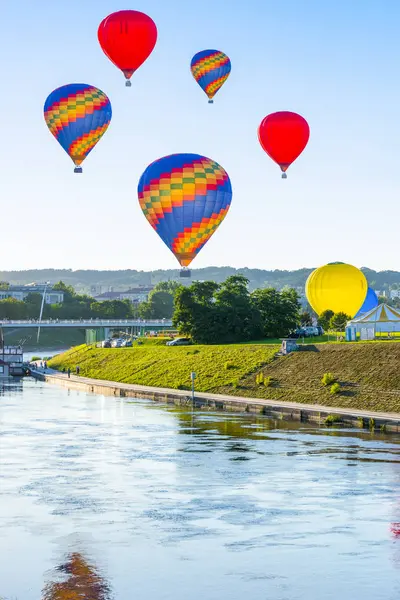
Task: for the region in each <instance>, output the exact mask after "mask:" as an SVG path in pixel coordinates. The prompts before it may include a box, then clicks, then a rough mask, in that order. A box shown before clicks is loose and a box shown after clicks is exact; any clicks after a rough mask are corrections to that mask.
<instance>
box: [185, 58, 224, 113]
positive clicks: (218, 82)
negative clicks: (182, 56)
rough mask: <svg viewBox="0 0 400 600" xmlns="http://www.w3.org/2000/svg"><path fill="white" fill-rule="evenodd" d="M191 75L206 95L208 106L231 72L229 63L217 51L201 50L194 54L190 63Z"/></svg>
mask: <svg viewBox="0 0 400 600" xmlns="http://www.w3.org/2000/svg"><path fill="white" fill-rule="evenodd" d="M190 69H191V71H192V75H193V77H194V78H195V80H196V81H197V83H198V84H199V86H200V87H201V89H202V90H203V91H204V92H205V93H206V94H207V96H208V102H209V104H212V103H213V102H214V100H213V98H214V96H215V94H216V93H217V92H218V90H219V89H220V88H221V87H222V86H223V84H224V83H225V81H226V80H227V79H228V77H229V74H230V72H231V61H230V60H229V58H228V57H227V55H226V54H224V53H223V52H220V51H219V50H202V51H201V52H198V53H197V54H195V55H194V56H193V58H192V62H191V63H190Z"/></svg>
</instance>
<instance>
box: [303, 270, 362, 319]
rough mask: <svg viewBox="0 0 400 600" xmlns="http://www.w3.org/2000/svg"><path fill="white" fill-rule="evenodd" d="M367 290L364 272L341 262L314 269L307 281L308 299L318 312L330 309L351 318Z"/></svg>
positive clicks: (359, 306) (360, 304) (357, 309)
mask: <svg viewBox="0 0 400 600" xmlns="http://www.w3.org/2000/svg"><path fill="white" fill-rule="evenodd" d="M367 290H368V283H367V280H366V277H365V275H364V273H363V272H362V271H360V269H357V267H353V266H352V265H346V264H344V263H340V262H337V263H330V264H328V265H325V266H324V267H319V268H318V269H315V271H313V272H312V273H311V275H310V276H309V278H308V279H307V283H306V296H307V300H308V302H309V303H310V305H311V307H312V308H313V310H315V312H316V313H317V314H318V315H320V314H321V313H323V312H324V311H325V310H333V312H335V313H338V312H344V313H346V315H349V316H350V317H351V318H353V317H354V315H355V314H356V313H357V312H358V311H359V309H360V308H361V306H362V304H363V302H364V300H365V297H366V295H367Z"/></svg>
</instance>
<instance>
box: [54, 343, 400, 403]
mask: <svg viewBox="0 0 400 600" xmlns="http://www.w3.org/2000/svg"><path fill="white" fill-rule="evenodd" d="M277 350H278V346H263V345H255V344H253V345H232V346H196V347H192V348H190V347H181V348H166V347H151V346H143V347H136V348H127V349H124V348H121V349H104V350H102V349H92V348H87V347H86V346H80V347H78V348H76V349H73V350H70V351H69V352H67V353H65V354H63V355H60V356H58V357H56V358H55V359H54V360H53V361H51V366H53V367H55V368H60V367H64V366H66V367H68V366H69V367H71V368H75V366H76V365H77V364H80V365H81V373H82V375H86V376H89V377H94V378H97V379H109V380H115V381H121V382H127V383H137V384H142V385H151V386H159V387H172V388H185V387H187V388H189V386H190V381H189V374H190V371H192V370H194V371H196V373H197V375H198V378H197V380H196V389H197V390H199V391H210V392H219V393H225V394H232V395H239V396H248V397H258V398H271V399H278V400H284V401H285V400H286V401H289V400H290V401H296V402H303V403H310V404H313V403H314V404H322V405H325V406H343V407H353V408H362V409H370V410H378V411H393V412H400V369H399V366H400V344H398V343H391V342H385V343H365V344H364V343H361V342H358V343H356V344H345V343H343V344H320V345H315V346H307V347H306V348H304V349H303V350H302V351H300V352H296V353H293V354H291V355H289V356H287V357H281V358H276V359H275V358H274V354H275V352H276V351H277ZM227 363H232V364H231V366H232V367H233V368H227V367H229V366H230V365H227ZM260 371H262V372H263V373H264V375H265V376H271V377H272V378H273V384H272V386H271V387H265V386H260V385H257V384H256V381H255V378H256V374H257V373H258V372H260ZM326 372H332V373H333V374H334V375H335V377H337V379H338V381H339V382H340V383H341V386H342V392H341V393H340V394H338V395H331V394H330V393H329V389H327V388H325V387H323V386H322V384H321V378H322V376H323V375H324V373H326Z"/></svg>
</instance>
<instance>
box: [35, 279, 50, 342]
mask: <svg viewBox="0 0 400 600" xmlns="http://www.w3.org/2000/svg"><path fill="white" fill-rule="evenodd" d="M49 284H50V281H46V283H45V286H44V290H43V297H42V305H41V307H40V314H39V326H38V332H37V339H36V343H39V337H40V323H41V322H42V315H43V307H44V301H45V298H46V290H47V286H48V285H49Z"/></svg>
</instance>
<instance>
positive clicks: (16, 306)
mask: <svg viewBox="0 0 400 600" xmlns="http://www.w3.org/2000/svg"><path fill="white" fill-rule="evenodd" d="M53 287H54V289H57V290H61V291H63V292H64V302H63V303H62V304H45V305H44V309H43V319H81V318H82V319H85V318H93V319H96V318H105V319H110V318H115V319H127V318H130V317H135V316H137V308H136V307H135V306H134V305H133V304H132V303H131V302H129V300H108V301H105V302H96V301H95V300H94V299H93V298H92V297H91V296H85V295H79V294H77V293H76V292H75V291H74V289H73V288H72V287H71V286H67V285H65V284H64V283H63V282H62V281H60V282H59V283H57V284H55V285H54V286H53ZM41 303H42V295H41V294H38V293H34V294H29V295H28V296H27V297H26V298H25V300H24V301H20V300H16V299H15V298H6V299H5V300H0V319H10V320H14V319H37V318H38V317H39V313H40V306H41Z"/></svg>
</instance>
